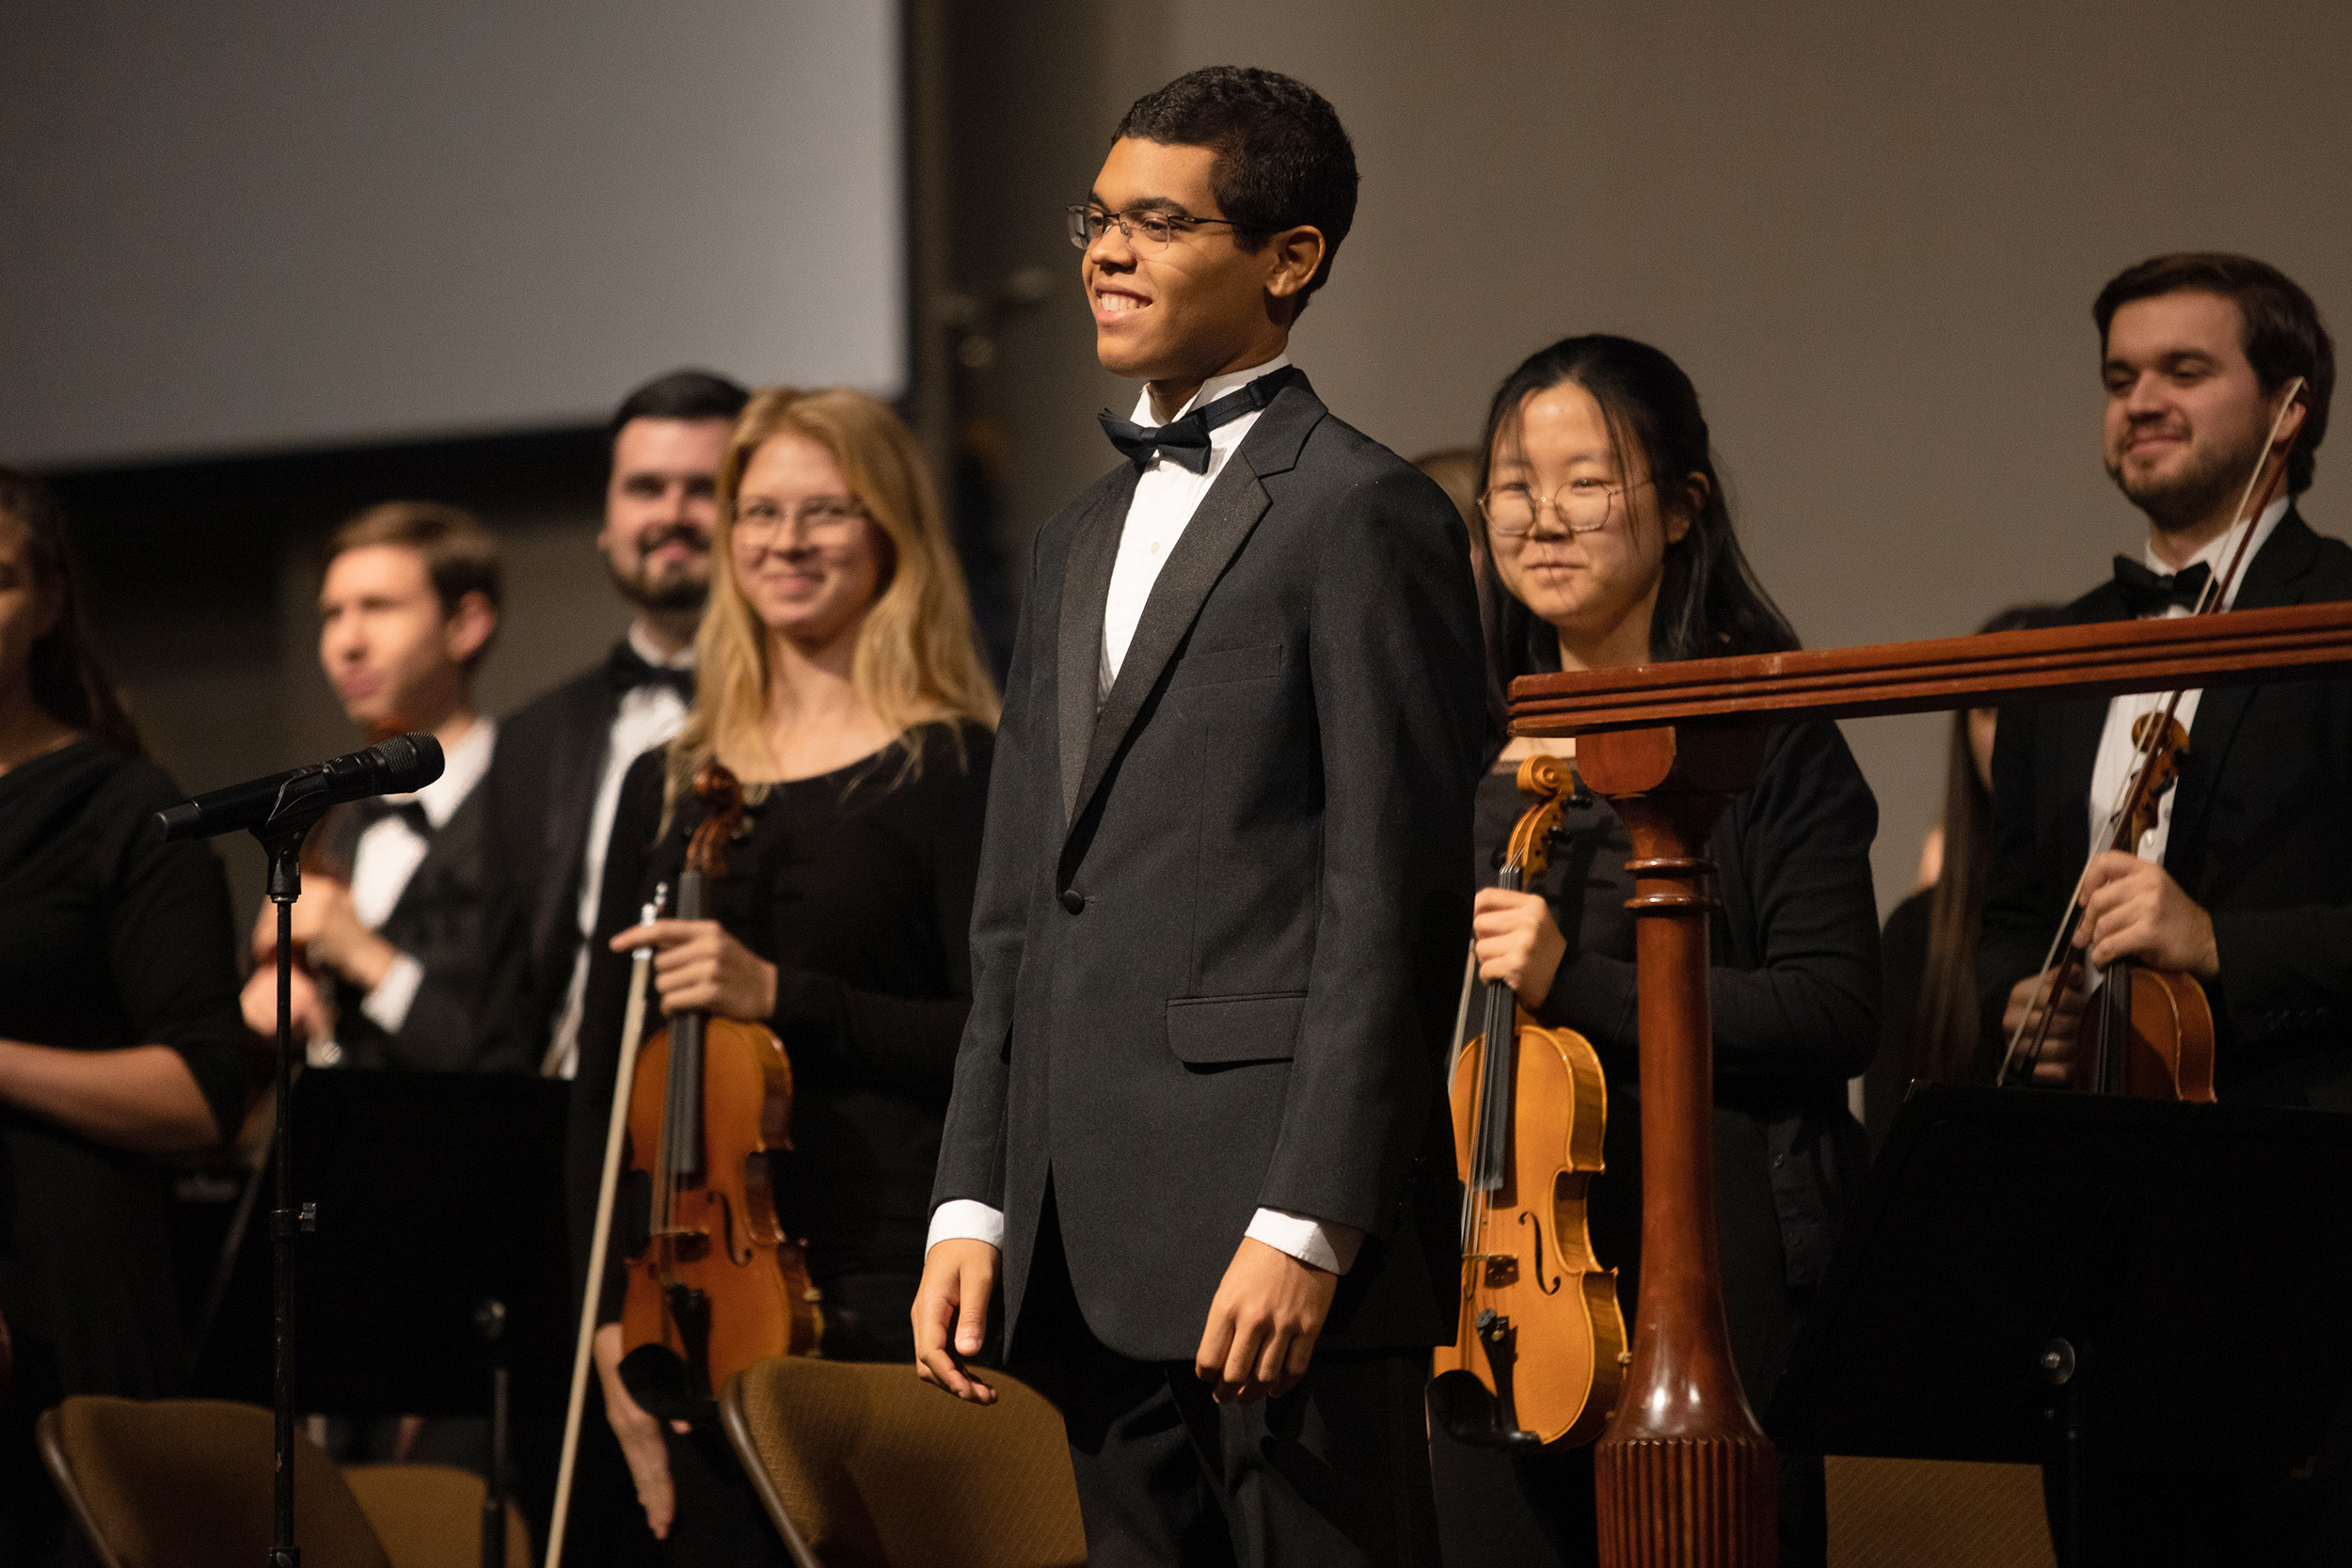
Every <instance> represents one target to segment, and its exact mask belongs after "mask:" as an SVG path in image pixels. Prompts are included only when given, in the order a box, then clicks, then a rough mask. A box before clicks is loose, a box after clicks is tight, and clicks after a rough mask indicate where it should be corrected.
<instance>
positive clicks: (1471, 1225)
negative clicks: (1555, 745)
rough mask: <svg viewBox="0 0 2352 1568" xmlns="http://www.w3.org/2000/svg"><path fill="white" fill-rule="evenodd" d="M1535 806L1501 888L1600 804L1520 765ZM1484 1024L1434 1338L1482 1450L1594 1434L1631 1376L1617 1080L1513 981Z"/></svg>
mask: <svg viewBox="0 0 2352 1568" xmlns="http://www.w3.org/2000/svg"><path fill="white" fill-rule="evenodd" d="M1518 788H1519V792H1520V793H1521V794H1522V795H1525V796H1527V797H1528V798H1529V799H1530V800H1532V801H1533V802H1534V804H1533V805H1531V806H1530V807H1529V809H1528V810H1527V812H1526V813H1525V815H1523V816H1521V817H1520V818H1519V821H1518V826H1517V827H1516V828H1514V829H1513V830H1512V832H1511V839H1510V844H1509V847H1508V848H1507V849H1506V850H1505V853H1504V857H1503V864H1502V874H1501V876H1500V878H1499V879H1498V880H1497V885H1498V886H1500V887H1502V888H1503V889H1504V890H1506V891H1508V892H1514V893H1516V892H1518V891H1521V890H1522V889H1524V888H1527V887H1529V886H1531V885H1532V884H1533V883H1534V881H1535V880H1536V879H1538V878H1539V877H1540V876H1541V875H1542V873H1543V870H1544V868H1545V866H1547V865H1548V864H1549V863H1550V853H1551V851H1550V845H1551V840H1552V837H1553V835H1554V834H1555V833H1556V832H1558V830H1559V826H1560V817H1561V813H1562V812H1563V811H1564V810H1565V807H1566V806H1567V805H1568V804H1569V803H1571V802H1581V801H1584V800H1590V799H1591V797H1590V796H1587V795H1585V794H1584V793H1583V791H1582V789H1581V785H1579V784H1577V783H1576V778H1575V775H1574V773H1573V772H1571V771H1570V769H1569V768H1568V767H1567V765H1566V764H1565V763H1563V762H1562V761H1561V760H1560V759H1559V758H1557V757H1552V756H1547V755H1542V754H1538V755H1535V756H1532V757H1529V758H1528V759H1527V760H1526V761H1524V762H1522V763H1520V764H1519V770H1518ZM1484 1003H1485V1019H1484V1024H1485V1027H1484V1029H1483V1031H1482V1032H1481V1033H1480V1034H1479V1036H1478V1037H1476V1038H1474V1039H1472V1040H1470V1042H1469V1043H1468V1044H1466V1045H1464V1046H1463V1048H1462V1051H1461V1054H1460V1055H1459V1056H1458V1057H1457V1058H1456V1060H1455V1062H1454V1081H1453V1084H1452V1086H1451V1092H1452V1097H1453V1107H1454V1158H1455V1161H1456V1164H1457V1167H1458V1168H1459V1170H1460V1171H1461V1173H1462V1184H1463V1191H1462V1294H1461V1312H1460V1318H1459V1321H1458V1324H1457V1330H1456V1333H1455V1335H1454V1343H1453V1344H1451V1345H1440V1346H1438V1350H1437V1354H1436V1356H1435V1363H1434V1370H1435V1373H1436V1376H1435V1378H1434V1380H1433V1381H1432V1383H1431V1385H1430V1393H1431V1404H1432V1406H1433V1408H1434V1409H1435V1410H1436V1412H1437V1413H1438V1419H1439V1421H1440V1422H1441V1423H1442V1424H1443V1425H1444V1426H1445V1428H1446V1430H1447V1431H1448V1432H1450V1433H1453V1434H1454V1437H1455V1438H1456V1439H1457V1440H1459V1441H1462V1442H1465V1443H1471V1444H1475V1445H1478V1446H1480V1447H1483V1448H1494V1449H1534V1448H1537V1447H1541V1446H1543V1445H1546V1444H1551V1443H1564V1444H1566V1445H1569V1446H1571V1447H1573V1446H1575V1445H1578V1444H1581V1443H1589V1442H1591V1441H1592V1440H1593V1439H1594V1438H1596V1437H1598V1436H1599V1435H1600V1433H1601V1431H1602V1429H1603V1428H1605V1427H1606V1426H1607V1425H1608V1424H1609V1418H1611V1417H1612V1416H1613V1415H1614V1414H1615V1413H1616V1402H1617V1396H1618V1394H1619V1392H1620V1391H1621V1390H1622V1389H1623V1387H1624V1386H1625V1366H1626V1361H1627V1359H1628V1358H1627V1356H1626V1354H1625V1352H1626V1337H1625V1315H1624V1313H1623V1312H1622V1311H1621V1310H1620V1309H1619V1307H1618V1305H1617V1271H1616V1270H1614V1269H1604V1268H1602V1267H1601V1266H1600V1263H1599V1261H1598V1260H1597V1259H1596V1258H1595V1257H1594V1256H1593V1243H1592V1238H1591V1235H1590V1233H1589V1232H1588V1230H1587V1228H1586V1226H1585V1217H1584V1196H1585V1189H1586V1186H1587V1184H1588V1183H1589V1182H1590V1181H1591V1180H1592V1178H1593V1177H1594V1175H1595V1174H1597V1172H1598V1171H1599V1170H1600V1169H1601V1153H1600V1149H1601V1133H1602V1130H1603V1129H1604V1127H1605V1126H1606V1125H1607V1121H1608V1116H1609V1088H1608V1085H1607V1082H1606V1081H1605V1080H1604V1079H1603V1078H1602V1076H1601V1070H1600V1058H1599V1056H1598V1055H1597V1054H1596V1053H1594V1051H1593V1047H1592V1042H1590V1041H1589V1040H1587V1039H1585V1038H1584V1037H1583V1036H1581V1035H1579V1034H1577V1033H1575V1032H1574V1031H1572V1030H1567V1029H1553V1028H1549V1027H1546V1026H1545V1025H1543V1024H1540V1023H1538V1022H1535V1020H1534V1018H1533V1017H1532V1016H1530V1015H1529V1013H1528V1012H1527V1010H1526V1009H1525V1008H1524V1007H1522V1006H1519V1002H1518V997H1517V996H1516V995H1515V994H1513V992H1512V990H1511V988H1510V987H1509V986H1508V985H1505V984H1503V983H1502V982H1501V981H1494V982H1490V983H1489V984H1488V985H1487V986H1486V994H1485V997H1484Z"/></svg>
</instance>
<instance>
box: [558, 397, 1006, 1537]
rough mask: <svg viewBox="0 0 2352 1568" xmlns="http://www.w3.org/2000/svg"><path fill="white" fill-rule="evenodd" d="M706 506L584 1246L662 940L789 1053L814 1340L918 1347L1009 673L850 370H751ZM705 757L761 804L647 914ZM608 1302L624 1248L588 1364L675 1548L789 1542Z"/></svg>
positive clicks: (654, 782)
mask: <svg viewBox="0 0 2352 1568" xmlns="http://www.w3.org/2000/svg"><path fill="white" fill-rule="evenodd" d="M718 517H719V521H718V533H717V538H716V540H715V541H714V546H713V550H712V557H713V563H714V564H713V572H712V582H711V590H710V598H709V604H708V608H707V611H706V613H705V616H704V620H703V625H702V629H701V632H700V634H699V639H698V642H697V663H698V667H699V670H700V673H701V679H700V681H699V683H698V687H697V691H696V696H695V704H694V707H693V710H692V711H691V713H690V714H689V715H688V717H687V720H686V723H685V726H684V727H683V728H682V729H681V730H680V731H679V733H678V735H677V736H676V738H675V739H674V740H673V741H671V742H670V744H669V745H668V746H667V747H666V748H664V749H663V750H661V751H658V752H647V753H645V754H644V756H642V757H640V758H638V759H637V761H636V763H635V764H634V765H633V766H632V767H631V768H630V769H629V771H628V777H627V779H626V781H625V782H624V784H622V787H621V797H620V804H619V807H618V809H617V812H616V814H615V816H614V821H613V831H612V842H611V847H610V849H609V851H608V854H607V858H606V862H605V873H604V887H603V892H602V895H601V899H602V908H603V911H604V912H603V917H602V919H601V922H600V928H599V931H598V936H599V938H600V940H599V941H598V942H596V945H595V946H594V947H593V948H592V951H593V952H595V953H596V959H595V961H594V964H593V967H592V969H591V972H590V974H589V977H588V991H587V1003H586V1009H585V1015H584V1016H585V1022H584V1024H583V1027H582V1029H581V1032H580V1076H579V1079H578V1085H579V1087H578V1090H577V1091H576V1093H575V1096H574V1106H575V1110H574V1120H573V1136H572V1143H571V1147H572V1178H571V1187H572V1191H573V1193H574V1197H575V1202H574V1212H575V1215H576V1220H575V1224H576V1230H577V1234H578V1237H579V1240H580V1243H581V1244H580V1251H581V1253H582V1254H583V1255H584V1254H585V1252H586V1244H585V1243H586V1241H587V1229H588V1227H589V1226H591V1225H592V1224H593V1223H594V1207H595V1196H596V1174H597V1168H598V1165H599V1164H600V1161H601V1158H602V1152H603V1147H604V1134H605V1127H606V1123H607V1118H608V1117H609V1116H610V1115H611V1109H612V1093H613V1092H614V1076H615V1069H616V1067H617V1062H618V1056H619V1049H620V1031H621V1024H622V1015H623V1012H624V1011H625V1009H626V1005H627V994H628V968H629V959H628V954H629V953H630V952H631V951H632V950H633V949H635V948H637V947H639V946H641V945H651V946H653V947H655V948H657V949H658V950H659V957H658V958H657V962H656V969H655V984H656V986H657V988H658V990H659V992H660V1006H661V1008H662V1010H663V1011H665V1012H672V1011H676V1010H678V1009H680V1008H695V1009H701V1010H707V1011H709V1012H712V1013H715V1014H719V1015H722V1016H724V1017H728V1018H736V1019H742V1020H746V1021H755V1022H765V1023H767V1024H768V1025H769V1026H770V1027H771V1028H772V1029H774V1030H775V1032H776V1034H777V1036H778V1037H780V1038H781V1039H782V1040H783V1042H784V1046H785V1050H786V1053H787V1054H788V1055H789V1056H790V1058H791V1062H792V1069H793V1078H794V1101H793V1109H792V1128H791V1134H792V1148H791V1150H790V1152H789V1153H788V1154H786V1155H782V1156H780V1157H779V1158H778V1160H777V1162H776V1171H775V1178H776V1183H775V1185H776V1192H777V1194H778V1197H779V1205H778V1206H779V1210H780V1214H781V1218H782V1220H783V1222H784V1225H785V1227H786V1230H787V1233H788V1234H789V1235H791V1236H793V1237H795V1238H804V1239H805V1242H806V1247H807V1260H808V1266H809V1272H810V1275H811V1278H812V1280H813V1281H814V1283H815V1284H816V1285H817V1287H818V1290H819V1291H821V1292H822V1293H823V1298H824V1299H823V1313H824V1337H823V1340H822V1343H821V1346H820V1350H821V1354H825V1355H827V1356H831V1357H835V1358H840V1359H849V1360H885V1361H905V1362H912V1361H913V1360H914V1332H913V1328H912V1325H911V1323H910V1319H909V1311H910V1309H911V1307H913V1304H914V1290H915V1285H916V1282H917V1272H918V1270H919V1268H920V1264H921V1259H922V1256H923V1239H924V1233H925V1227H927V1225H928V1224H929V1221H930V1187H931V1178H932V1173H933V1170H934V1167H935V1166H936V1164H937V1161H938V1153H939V1138H940V1129H941V1123H942V1118H943V1117H944V1115H945V1113H946V1105H947V1096H948V1089H949V1087H950V1085H951V1083H952V1080H953V1076H954V1070H955V1057H956V1048H957V1044H958V1042H959V1041H960V1040H961V1037H962V1032H963V1022H964V1015H965V1014H966V1012H967V1011H968V1010H969V1007H970V999H971V960H970V953H969V947H968V942H969V937H968V932H969V928H970V926H971V918H972V893H973V885H974V880H975V878H976V876H977V865H978V857H979V841H980V824H981V819H982V815H983V808H984V805H985V801H986V797H987V783H988V764H989V757H990V752H991V747H992V745H993V724H994V721H995V718H996V707H997V704H996V693H995V690H994V688H993V685H992V683H991V682H990V680H989V678H988V675H987V673H986V672H985V670H984V669H983V668H982V666H981V664H980V661H979V656H978V653H977V648H976V645H975V643H974V641H973V635H972V622H971V612H970V610H969V608H968V605H967V603H966V600H965V596H964V586H963V580H962V575H961V570H960V569H959V568H958V566H957V564H956V558H955V554H954V551H953V548H952V547H951V546H950V545H949V544H948V541H947V535H946V527H945V525H944V523H943V521H942V518H941V514H940V509H939V506H938V503H937V501H936V499H934V498H933V495H932V492H931V489H930V483H929V481H928V480H927V479H926V478H925V476H924V472H923V467H922V459H921V454H920V452H919V451H918V449H917V448H916V447H915V445H914V437H913V436H911V435H910V434H909V433H908V432H907V429H906V427H905V426H904V425H903V424H901V423H900V422H899V420H898V417H897V416H896V415H895V414H893V413H891V412H890V410H889V409H888V408H887V407H886V406H885V405H883V404H881V403H878V402H876V401H875V400H874V399H872V398H869V397H866V395H865V394H863V393H859V392H854V391H850V390H848V389H846V388H833V389H829V390H825V391H818V392H807V393H803V392H796V391H792V390H789V389H787V388H769V389H767V390H765V391H762V392H759V393H758V394H756V395H755V396H754V398H753V399H752V402H751V404H750V405H749V406H748V407H747V408H746V409H745V410H744V413H743V417H742V419H741V420H740V421H739V423H738V424H737V426H736V429H735V432H734V435H733V436H732V437H731V438H730V440H729V442H728V447H727V453H726V457H725V460H724V462H723V465H722V467H721V468H720V475H719V508H718ZM713 758H715V759H716V760H717V761H719V762H720V763H722V764H723V765H724V766H725V767H726V768H729V769H730V770H731V771H733V772H734V773H735V774H736V776H737V777H738V778H739V779H740V780H741V781H742V782H743V784H744V785H745V794H746V798H747V803H748V809H747V813H746V816H747V827H746V830H745V833H744V836H743V837H742V838H741V839H740V840H739V841H738V842H736V843H735V844H733V845H732V846H730V848H729V852H728V874H727V875H726V876H725V877H724V878H723V879H719V880H717V881H716V882H715V883H714V884H713V887H712V889H711V901H712V905H713V907H714V909H715V911H716V914H717V918H716V919H714V920H704V921H692V922H689V921H679V920H660V921H657V922H655V923H654V924H653V925H651V926H640V925H637V924H636V919H637V911H639V910H640V908H641V906H643V905H644V903H645V902H646V901H647V900H648V899H649V898H651V896H652V895H653V893H654V890H655V888H656V887H657V885H659V884H661V883H665V882H666V883H668V884H669V886H670V887H671V888H672V889H673V890H675V888H676V886H677V883H678V877H679V873H680V870H681V868H682V866H683V863H684V859H685V848H686V844H687V841H688V840H689V839H690V838H691V835H692V832H693V830H694V828H695V827H696V826H698V825H699V823H700V822H701V820H702V816H703V813H702V810H701V806H700V803H699V801H698V800H697V799H696V798H695V796H694V795H693V793H692V787H691V781H692V779H693V776H694V773H695V771H696V770H697V769H698V768H700V767H701V765H702V764H703V763H704V762H706V761H707V760H710V759H713ZM622 927H627V928H626V929H623V928H622ZM648 1027H649V1028H650V1027H652V1025H651V1024H650V1023H649V1025H648ZM620 1310H621V1296H620V1288H619V1284H618V1274H617V1270H616V1271H613V1272H612V1273H609V1274H608V1275H607V1280H606V1283H605V1287H604V1291H603V1295H602V1299H601V1303H600V1313H601V1319H600V1321H602V1322H603V1323H604V1324H605V1326H604V1327H603V1328H601V1329H600V1330H599V1331H598V1335H597V1340H596V1359H597V1366H598V1369H599V1371H600V1373H601V1375H602V1384H603V1391H604V1397H605V1403H606V1407H607V1410H608V1412H609V1414H610V1416H611V1419H612V1427H613V1430H614V1433H615V1434H616V1435H617V1436H618V1437H619V1438H620V1440H621V1446H622V1449H623V1451H624V1452H625V1453H626V1454H627V1455H628V1461H629V1465H630V1468H631V1470H632V1472H633V1473H634V1476H635V1480H636V1482H637V1489H638V1496H639V1497H640V1499H641V1500H642V1501H643V1502H644V1508H645V1515H646V1519H647V1521H648V1523H649V1524H650V1525H651V1526H652V1528H653V1529H654V1532H655V1533H656V1534H657V1535H662V1536H664V1537H665V1539H666V1540H667V1541H668V1543H669V1546H670V1556H671V1557H672V1559H673V1560H680V1561H684V1560H695V1561H710V1560H731V1561H742V1560H753V1559H755V1558H757V1557H759V1556H761V1555H766V1556H769V1557H775V1556H776V1554H778V1553H779V1552H780V1550H781V1546H780V1544H779V1543H777V1542H776V1541H775V1539H774V1536H773V1534H772V1532H771V1530H769V1528H768V1527H767V1525H766V1522H765V1520H764V1519H762V1518H761V1517H760V1516H759V1514H758V1510H757V1507H756V1505H755V1504H754V1503H753V1502H752V1501H751V1499H750V1496H749V1494H748V1491H747V1490H746V1489H744V1488H743V1487H742V1485H741V1484H740V1476H739V1472H738V1471H737V1470H736V1467H735V1464H734V1461H733V1460H732V1458H731V1457H729V1456H728V1454H727V1452H726V1449H725V1446H724V1443H723V1439H721V1438H720V1437H719V1435H718V1434H717V1433H715V1432H703V1431H698V1430H688V1429H686V1428H685V1427H684V1426H683V1424H682V1423H673V1427H674V1430H672V1431H670V1432H669V1433H664V1432H663V1431H662V1427H661V1423H660V1422H658V1421H656V1420H655V1419H654V1418H652V1417H651V1416H650V1415H648V1414H647V1413H646V1412H645V1411H644V1408H643V1406H642V1405H641V1403H640V1402H639V1401H638V1400H637V1399H636V1398H634V1397H632V1392H631V1390H630V1388H629V1387H628V1386H627V1384H626V1382H625V1380H624V1378H623V1376H622V1375H621V1372H620V1364H621V1361H622V1352H623V1344H622V1336H621V1329H620V1325H619V1323H618V1322H617V1321H616V1320H617V1319H618V1317H619V1315H620ZM778 1349H779V1350H781V1349H782V1347H781V1346H779V1347H778Z"/></svg>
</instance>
